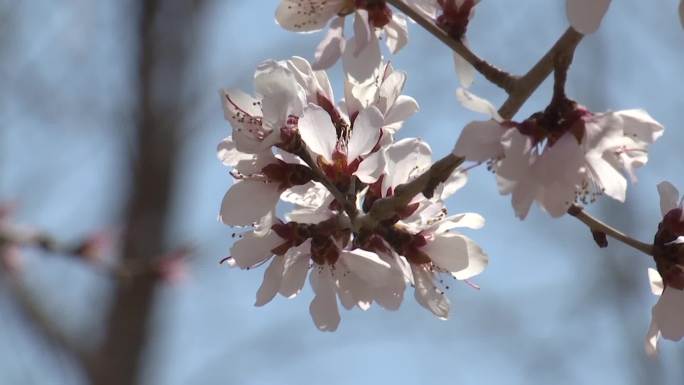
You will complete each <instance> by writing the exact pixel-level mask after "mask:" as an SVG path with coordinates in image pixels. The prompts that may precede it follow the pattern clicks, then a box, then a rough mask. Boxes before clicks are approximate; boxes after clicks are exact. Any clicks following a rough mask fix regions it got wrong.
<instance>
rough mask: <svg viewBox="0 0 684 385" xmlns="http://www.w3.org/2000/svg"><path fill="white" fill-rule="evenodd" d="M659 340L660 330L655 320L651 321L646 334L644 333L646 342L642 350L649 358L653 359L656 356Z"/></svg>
mask: <svg viewBox="0 0 684 385" xmlns="http://www.w3.org/2000/svg"><path fill="white" fill-rule="evenodd" d="M659 339H660V328H659V327H658V324H656V323H655V320H651V325H650V326H649V327H648V332H646V341H645V343H644V349H645V350H646V354H647V355H648V356H649V357H654V356H656V355H657V354H658V340H659Z"/></svg>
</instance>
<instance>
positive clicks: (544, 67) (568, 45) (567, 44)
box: [499, 28, 584, 119]
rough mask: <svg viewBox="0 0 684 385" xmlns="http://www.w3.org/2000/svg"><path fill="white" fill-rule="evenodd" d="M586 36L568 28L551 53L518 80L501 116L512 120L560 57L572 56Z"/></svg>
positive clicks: (500, 110) (502, 107)
mask: <svg viewBox="0 0 684 385" xmlns="http://www.w3.org/2000/svg"><path fill="white" fill-rule="evenodd" d="M583 37H584V35H582V34H581V33H579V32H577V31H575V30H574V29H572V28H568V29H567V30H566V31H565V33H564V34H563V35H562V36H561V37H560V38H559V39H558V40H557V41H556V43H555V44H554V45H553V47H551V49H549V51H548V52H547V53H546V54H545V55H544V56H543V57H542V58H541V59H539V61H538V62H537V64H535V65H534V67H532V68H531V69H530V70H529V71H528V72H527V73H526V74H525V75H524V76H523V77H521V78H519V79H518V80H516V84H515V86H514V88H513V91H512V92H510V93H509V95H508V99H506V101H505V102H504V104H503V105H502V106H501V108H499V115H501V116H502V117H503V118H504V119H511V118H512V117H513V116H514V115H515V114H516V113H517V112H518V110H520V107H522V105H523V104H524V103H525V102H526V101H527V99H529V98H530V96H531V95H532V93H534V91H536V90H537V88H539V86H540V85H541V84H542V82H543V81H544V80H545V79H546V78H547V77H548V76H549V75H550V74H551V71H553V69H554V66H555V63H556V60H557V59H556V57H557V56H558V55H572V53H573V52H574V51H575V48H577V45H578V44H579V42H580V41H582V38H583Z"/></svg>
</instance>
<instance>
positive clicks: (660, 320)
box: [653, 287, 684, 341]
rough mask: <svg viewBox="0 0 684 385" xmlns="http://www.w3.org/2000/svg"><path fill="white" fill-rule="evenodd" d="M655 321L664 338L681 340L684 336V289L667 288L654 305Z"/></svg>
mask: <svg viewBox="0 0 684 385" xmlns="http://www.w3.org/2000/svg"><path fill="white" fill-rule="evenodd" d="M653 321H654V322H655V323H656V324H658V327H659V328H660V334H661V335H662V337H663V338H665V339H667V340H670V341H679V340H681V339H682V338H683V337H684V291H683V290H677V289H675V288H673V287H668V288H666V289H665V290H664V291H663V295H661V296H660V299H659V300H658V303H657V304H656V305H655V306H654V307H653Z"/></svg>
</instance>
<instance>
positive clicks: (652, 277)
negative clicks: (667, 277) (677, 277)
mask: <svg viewBox="0 0 684 385" xmlns="http://www.w3.org/2000/svg"><path fill="white" fill-rule="evenodd" d="M648 282H649V283H650V284H651V293H653V295H662V294H663V290H664V289H665V285H664V284H663V278H662V277H661V276H660V273H658V270H656V269H653V268H650V267H649V268H648Z"/></svg>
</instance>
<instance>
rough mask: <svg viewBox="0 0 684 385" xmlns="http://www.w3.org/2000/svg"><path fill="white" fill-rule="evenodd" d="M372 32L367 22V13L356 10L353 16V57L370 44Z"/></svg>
mask: <svg viewBox="0 0 684 385" xmlns="http://www.w3.org/2000/svg"><path fill="white" fill-rule="evenodd" d="M372 34H373V30H372V29H371V25H370V23H369V22H368V11H366V10H364V9H357V10H356V13H355V15H354V37H353V39H354V47H353V51H352V52H353V55H354V56H358V55H359V54H360V53H361V51H362V50H363V49H364V48H366V46H367V45H368V44H370V43H371V40H372Z"/></svg>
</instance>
